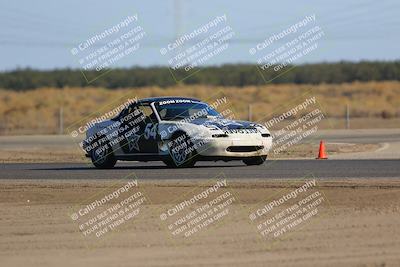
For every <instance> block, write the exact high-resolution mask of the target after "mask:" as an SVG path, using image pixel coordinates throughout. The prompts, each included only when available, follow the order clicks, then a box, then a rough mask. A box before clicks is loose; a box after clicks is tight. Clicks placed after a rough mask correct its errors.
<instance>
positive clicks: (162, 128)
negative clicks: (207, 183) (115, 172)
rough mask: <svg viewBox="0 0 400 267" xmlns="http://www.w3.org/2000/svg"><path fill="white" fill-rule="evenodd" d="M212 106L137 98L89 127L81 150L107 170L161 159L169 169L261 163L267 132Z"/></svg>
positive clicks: (182, 100) (186, 100) (268, 142)
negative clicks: (215, 163) (200, 164)
mask: <svg viewBox="0 0 400 267" xmlns="http://www.w3.org/2000/svg"><path fill="white" fill-rule="evenodd" d="M214 107H215V105H209V104H207V103H204V102H202V101H200V100H198V99H194V98H185V97H157V98H146V99H142V100H138V101H136V102H134V103H131V104H129V106H127V107H126V108H125V109H123V110H122V111H121V112H120V113H119V115H117V116H116V117H114V118H112V119H110V120H105V121H101V122H99V123H96V124H94V125H93V126H92V127H91V128H89V129H88V130H87V132H86V138H85V140H84V141H83V142H82V148H83V149H84V151H85V152H86V156H87V157H89V158H91V161H92V163H93V164H94V166H95V167H97V168H113V167H114V166H115V164H116V162H117V160H123V161H143V162H147V161H163V162H164V163H165V164H166V165H167V166H168V167H174V168H185V167H192V166H194V165H195V163H196V162H197V161H207V160H208V161H218V160H222V161H230V160H242V161H243V162H244V163H245V164H247V165H260V164H263V163H264V162H265V160H266V158H267V154H268V151H269V150H270V148H271V146H272V137H271V134H270V132H269V131H268V129H267V128H266V127H265V126H263V125H261V124H257V123H252V122H248V121H237V120H233V119H229V118H225V117H223V115H221V114H220V113H219V112H217V111H216V108H214Z"/></svg>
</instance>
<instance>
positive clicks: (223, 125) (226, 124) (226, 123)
mask: <svg viewBox="0 0 400 267" xmlns="http://www.w3.org/2000/svg"><path fill="white" fill-rule="evenodd" d="M190 123H192V124H196V125H204V126H208V125H210V126H214V127H216V128H218V129H221V130H222V129H228V130H231V129H254V128H255V126H256V124H255V123H253V122H249V121H237V120H228V119H221V118H215V119H214V118H213V119H209V118H198V119H195V120H192V121H190Z"/></svg>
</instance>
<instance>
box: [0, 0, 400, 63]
mask: <svg viewBox="0 0 400 267" xmlns="http://www.w3.org/2000/svg"><path fill="white" fill-rule="evenodd" d="M134 14H137V15H138V22H137V23H138V24H140V25H141V26H142V28H143V29H144V31H145V33H146V36H145V38H144V39H143V40H142V42H141V44H140V49H139V50H138V51H136V52H135V53H133V54H132V55H130V56H129V57H127V58H125V59H124V60H121V61H119V62H117V63H116V64H115V66H117V67H131V66H145V67H147V66H154V65H161V66H165V65H167V64H168V58H167V57H165V56H162V55H161V54H160V49H161V48H163V47H166V46H167V45H168V44H169V43H171V42H173V41H174V40H175V38H176V37H177V36H181V35H182V34H185V33H190V32H192V31H193V30H195V29H197V28H199V27H200V26H201V25H204V24H206V23H207V22H209V21H211V20H212V19H214V18H216V17H217V16H222V15H226V17H227V21H226V24H227V25H229V26H230V27H231V28H232V29H233V31H234V36H233V37H232V38H231V39H230V40H229V49H227V50H226V51H224V52H222V53H220V54H218V55H216V56H214V57H212V58H210V60H208V61H207V62H206V63H205V65H220V64H226V63H255V62H256V60H257V58H256V57H254V56H252V55H251V54H250V53H249V49H250V48H252V47H255V46H256V45H257V44H258V43H260V42H262V41H264V40H266V39H267V38H268V37H269V36H271V35H272V34H276V33H279V32H281V31H283V30H285V29H287V28H288V27H290V26H291V25H293V24H294V23H297V22H299V21H301V20H302V19H304V18H305V17H306V16H311V15H313V14H315V17H316V20H315V25H318V26H319V27H321V28H322V29H323V32H324V36H323V38H321V39H320V40H319V44H318V49H316V50H315V51H313V52H312V53H310V54H308V55H307V56H304V57H301V58H300V59H299V60H298V61H297V62H296V63H299V64H302V63H314V62H336V61H340V60H347V61H360V60H398V59H399V49H398V47H399V46H398V44H399V43H400V34H399V33H400V16H399V14H400V2H399V1H396V0H387V1H369V0H357V1H355V0H353V1H352V0H335V1H323V0H319V1H310V0H307V1H306V0H298V1H293V0H292V1H289V0H280V1H265V0H264V1H255V0H254V1H251V0H250V1H232V0H219V1H217V0H214V1H192V0H186V1H185V0H160V1H155V0H146V1H133V0H129V1H128V0H121V1H99V0H97V1H94V0H87V1H81V0H68V1H64V0H57V1H54V0H37V1H32V0H24V1H22V0H13V1H6V0H0V33H1V34H0V59H1V60H0V71H7V70H13V69H16V68H25V67H31V68H35V69H54V68H66V67H70V68H78V67H80V64H79V62H78V60H77V57H76V56H73V55H72V54H71V49H72V48H73V47H76V46H77V45H78V44H79V43H81V42H83V41H84V40H86V39H88V38H90V37H92V36H93V35H94V34H96V33H100V32H102V31H104V29H107V28H110V27H111V26H113V25H115V24H117V23H119V22H120V21H122V20H123V19H124V18H126V17H127V16H132V15H134Z"/></svg>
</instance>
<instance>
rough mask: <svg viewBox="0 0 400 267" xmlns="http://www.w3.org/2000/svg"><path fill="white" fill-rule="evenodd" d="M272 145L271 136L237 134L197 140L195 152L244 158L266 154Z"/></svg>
mask: <svg viewBox="0 0 400 267" xmlns="http://www.w3.org/2000/svg"><path fill="white" fill-rule="evenodd" d="M271 146H272V137H271V136H269V137H262V136H261V135H260V134H237V135H229V136H228V137H218V138H209V139H203V140H198V141H197V149H196V151H197V153H198V154H199V155H200V156H205V157H229V158H235V157H237V158H245V157H254V156H266V155H267V154H268V152H269V150H270V149H271Z"/></svg>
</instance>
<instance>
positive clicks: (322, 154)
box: [316, 140, 328, 159]
mask: <svg viewBox="0 0 400 267" xmlns="http://www.w3.org/2000/svg"><path fill="white" fill-rule="evenodd" d="M316 159H328V157H327V155H326V153H325V144H324V141H322V140H321V142H319V153H318V157H317V158H316Z"/></svg>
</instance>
